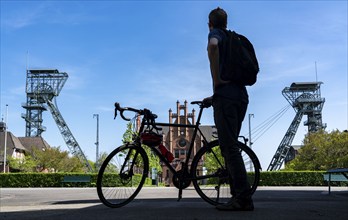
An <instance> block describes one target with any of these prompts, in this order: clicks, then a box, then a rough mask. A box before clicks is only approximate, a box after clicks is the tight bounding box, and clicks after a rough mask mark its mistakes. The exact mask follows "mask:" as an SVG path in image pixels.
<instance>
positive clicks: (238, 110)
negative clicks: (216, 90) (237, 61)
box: [213, 96, 251, 199]
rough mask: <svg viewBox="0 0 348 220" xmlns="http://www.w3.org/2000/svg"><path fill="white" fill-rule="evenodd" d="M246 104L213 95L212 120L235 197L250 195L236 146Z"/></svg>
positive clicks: (242, 162)
mask: <svg viewBox="0 0 348 220" xmlns="http://www.w3.org/2000/svg"><path fill="white" fill-rule="evenodd" d="M247 107H248V104H247V103H244V102H241V101H237V100H231V99H227V98H224V97H221V96H214V98H213V108H214V120H215V125H216V128H217V131H218V136H219V143H220V149H221V153H222V155H223V157H224V159H225V164H226V167H227V171H228V173H229V177H230V186H231V194H232V195H233V196H234V197H236V198H237V199H249V198H250V197H251V195H250V193H249V191H250V184H249V182H248V179H247V173H246V169H245V165H244V161H243V158H242V155H241V153H240V151H239V148H238V136H239V132H240V129H241V126H242V122H243V120H244V117H245V114H246V110H247Z"/></svg>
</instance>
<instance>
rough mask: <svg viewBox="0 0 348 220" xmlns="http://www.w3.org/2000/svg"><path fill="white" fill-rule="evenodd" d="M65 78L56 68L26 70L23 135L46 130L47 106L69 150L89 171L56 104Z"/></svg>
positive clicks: (85, 159) (29, 135)
mask: <svg viewBox="0 0 348 220" xmlns="http://www.w3.org/2000/svg"><path fill="white" fill-rule="evenodd" d="M67 79H68V74H67V73H65V72H59V71H58V70H56V69H54V70H27V81H26V93H27V103H26V104H23V105H22V106H23V108H25V109H26V114H23V115H22V117H23V118H24V120H25V122H26V126H25V136H26V137H36V136H41V133H42V132H44V131H45V130H46V128H45V127H43V126H42V121H43V119H42V113H43V111H46V110H47V107H48V109H49V110H50V112H51V114H52V117H53V119H54V120H55V122H56V124H57V126H58V128H59V131H60V133H61V135H62V136H63V138H64V141H65V143H66V145H67V146H68V148H69V150H70V152H71V153H72V154H74V155H75V156H77V157H78V158H79V159H80V160H81V161H82V162H83V163H85V165H86V167H87V169H88V170H90V171H91V170H92V168H91V166H90V164H89V162H88V160H87V158H86V156H85V155H84V153H83V151H82V150H81V148H80V146H79V144H78V143H77V141H76V139H75V138H74V136H73V134H72V132H71V131H70V129H69V127H68V125H67V123H66V122H65V120H64V118H63V116H62V115H61V114H60V112H59V110H58V107H57V104H56V97H57V96H58V95H59V93H60V91H61V90H62V88H63V86H64V84H65V82H66V80H67Z"/></svg>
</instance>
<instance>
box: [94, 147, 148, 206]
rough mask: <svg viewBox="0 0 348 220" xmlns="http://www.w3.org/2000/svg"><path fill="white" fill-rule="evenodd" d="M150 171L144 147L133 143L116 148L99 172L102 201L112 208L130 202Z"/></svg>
mask: <svg viewBox="0 0 348 220" xmlns="http://www.w3.org/2000/svg"><path fill="white" fill-rule="evenodd" d="M134 161H135V163H133V162H134ZM122 167H123V169H122ZM121 170H123V171H122V172H121ZM148 171H149V162H148V156H147V154H146V152H145V150H144V149H143V148H141V147H140V146H137V145H133V144H126V145H122V146H120V147H118V148H116V149H115V150H114V151H112V152H111V153H110V154H109V155H108V157H107V158H106V159H105V161H104V162H103V164H102V165H101V167H100V170H99V172H98V178H97V192H98V196H99V199H100V201H101V202H102V203H103V204H104V205H106V206H108V207H111V208H119V207H122V206H124V205H126V204H128V203H129V202H131V201H132V200H133V199H134V198H135V197H136V195H137V194H138V193H139V191H140V190H141V188H142V186H143V184H144V182H145V179H146V177H147V174H148Z"/></svg>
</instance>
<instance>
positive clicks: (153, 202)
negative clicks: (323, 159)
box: [0, 190, 348, 220]
mask: <svg viewBox="0 0 348 220" xmlns="http://www.w3.org/2000/svg"><path fill="white" fill-rule="evenodd" d="M81 204H85V207H83V208H74V207H71V205H81ZM86 204H87V205H86ZM254 204H255V210H254V211H253V212H226V211H225V212H224V211H218V210H216V209H215V208H214V207H213V206H212V205H209V204H208V203H206V202H204V201H203V200H202V199H200V198H183V199H182V200H181V201H180V202H177V201H176V199H175V198H164V199H160V198H159V199H157V198H156V199H135V200H134V201H132V202H131V203H129V204H128V205H126V206H124V207H122V208H117V209H112V208H108V207H106V206H104V205H103V204H101V203H100V202H99V200H95V199H92V200H68V201H59V202H54V203H51V204H50V208H49V209H44V210H36V211H19V212H7V213H0V218H1V219H4V220H7V219H21V220H22V219H23V220H25V219H50V220H56V219H64V220H67V219H87V220H88V219H93V220H99V219H108V220H110V219H117V220H118V219H139V220H141V219H149V220H150V219H151V220H153V219H155V220H156V219H175V220H178V219H192V220H200V219H214V220H215V219H216V220H220V219H222V220H225V219H226V220H227V219H267V220H269V219H277V220H279V219H282V220H286V219H292V220H293V219H306V220H310V219H315V220H317V219H332V220H340V219H344V220H346V219H348V209H347V207H348V192H347V191H340V192H333V193H332V194H331V195H328V194H326V193H325V192H322V191H300V190H289V191H285V190H282V191H277V190H261V191H257V192H256V193H255V195H254ZM67 205H68V206H69V208H64V206H67Z"/></svg>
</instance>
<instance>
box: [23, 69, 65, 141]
mask: <svg viewBox="0 0 348 220" xmlns="http://www.w3.org/2000/svg"><path fill="white" fill-rule="evenodd" d="M67 79H68V74H67V73H65V72H59V71H58V70H27V80H26V89H25V91H26V93H27V103H25V104H23V105H22V107H23V108H25V110H26V114H22V117H23V118H24V120H25V122H26V126H25V136H26V137H38V136H41V133H42V132H44V131H45V130H46V128H45V127H43V126H42V121H43V119H42V113H43V112H44V111H46V110H47V107H46V105H45V103H46V100H50V101H52V100H53V98H54V97H56V96H58V95H59V93H60V91H61V90H62V88H63V86H64V84H65V82H66V80H67Z"/></svg>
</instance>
